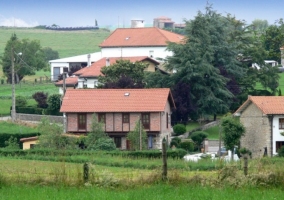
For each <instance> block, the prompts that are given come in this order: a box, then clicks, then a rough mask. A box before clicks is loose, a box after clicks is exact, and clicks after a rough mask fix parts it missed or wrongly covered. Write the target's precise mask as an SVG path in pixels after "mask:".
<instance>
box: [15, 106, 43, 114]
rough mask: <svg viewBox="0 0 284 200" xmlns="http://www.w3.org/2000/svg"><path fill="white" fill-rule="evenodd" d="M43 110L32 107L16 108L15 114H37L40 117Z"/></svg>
mask: <svg viewBox="0 0 284 200" xmlns="http://www.w3.org/2000/svg"><path fill="white" fill-rule="evenodd" d="M44 110H45V109H43V108H35V107H32V106H29V107H16V111H17V113H26V114H37V115H42V113H43V112H44Z"/></svg>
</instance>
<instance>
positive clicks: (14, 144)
mask: <svg viewBox="0 0 284 200" xmlns="http://www.w3.org/2000/svg"><path fill="white" fill-rule="evenodd" d="M5 145H6V146H5V149H20V144H19V143H18V140H17V138H15V137H13V136H11V137H10V138H9V140H8V141H5Z"/></svg>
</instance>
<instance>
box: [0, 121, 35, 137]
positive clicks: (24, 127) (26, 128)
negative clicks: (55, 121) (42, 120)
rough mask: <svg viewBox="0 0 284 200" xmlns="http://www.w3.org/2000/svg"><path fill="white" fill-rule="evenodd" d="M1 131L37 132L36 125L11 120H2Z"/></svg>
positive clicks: (0, 122) (0, 123)
mask: <svg viewBox="0 0 284 200" xmlns="http://www.w3.org/2000/svg"><path fill="white" fill-rule="evenodd" d="M0 127H1V129H0V134H1V133H15V134H16V133H23V134H24V133H35V132H37V128H36V125H31V124H27V123H22V124H16V123H12V122H10V121H0Z"/></svg>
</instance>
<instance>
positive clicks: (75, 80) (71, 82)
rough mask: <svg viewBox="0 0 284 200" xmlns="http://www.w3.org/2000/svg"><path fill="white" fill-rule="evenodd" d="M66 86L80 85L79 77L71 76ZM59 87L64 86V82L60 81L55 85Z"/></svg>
mask: <svg viewBox="0 0 284 200" xmlns="http://www.w3.org/2000/svg"><path fill="white" fill-rule="evenodd" d="M65 84H66V86H76V85H77V84H78V77H77V76H70V77H68V78H66V79H65ZM55 85H56V86H57V87H61V86H63V80H61V81H58V82H56V83H55Z"/></svg>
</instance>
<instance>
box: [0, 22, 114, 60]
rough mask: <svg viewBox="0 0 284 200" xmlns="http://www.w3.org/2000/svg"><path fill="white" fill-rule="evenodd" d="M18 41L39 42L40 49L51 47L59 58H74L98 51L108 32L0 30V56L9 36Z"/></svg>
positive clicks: (3, 28)
mask: <svg viewBox="0 0 284 200" xmlns="http://www.w3.org/2000/svg"><path fill="white" fill-rule="evenodd" d="M13 33H15V34H16V35H17V37H18V38H19V39H26V38H27V39H30V40H39V41H40V44H41V46H42V47H51V48H52V49H53V50H56V51H58V52H59V57H60V58H64V57H68V56H76V55H81V54H87V53H91V52H96V51H100V48H99V46H98V45H99V44H100V43H101V42H102V41H103V40H104V39H106V38H107V37H108V36H109V35H110V32H108V31H105V30H84V31H52V30H45V29H34V28H6V27H2V28H0V55H2V54H3V52H4V48H5V46H6V43H7V41H8V40H9V39H10V37H11V35H12V34H13Z"/></svg>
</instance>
